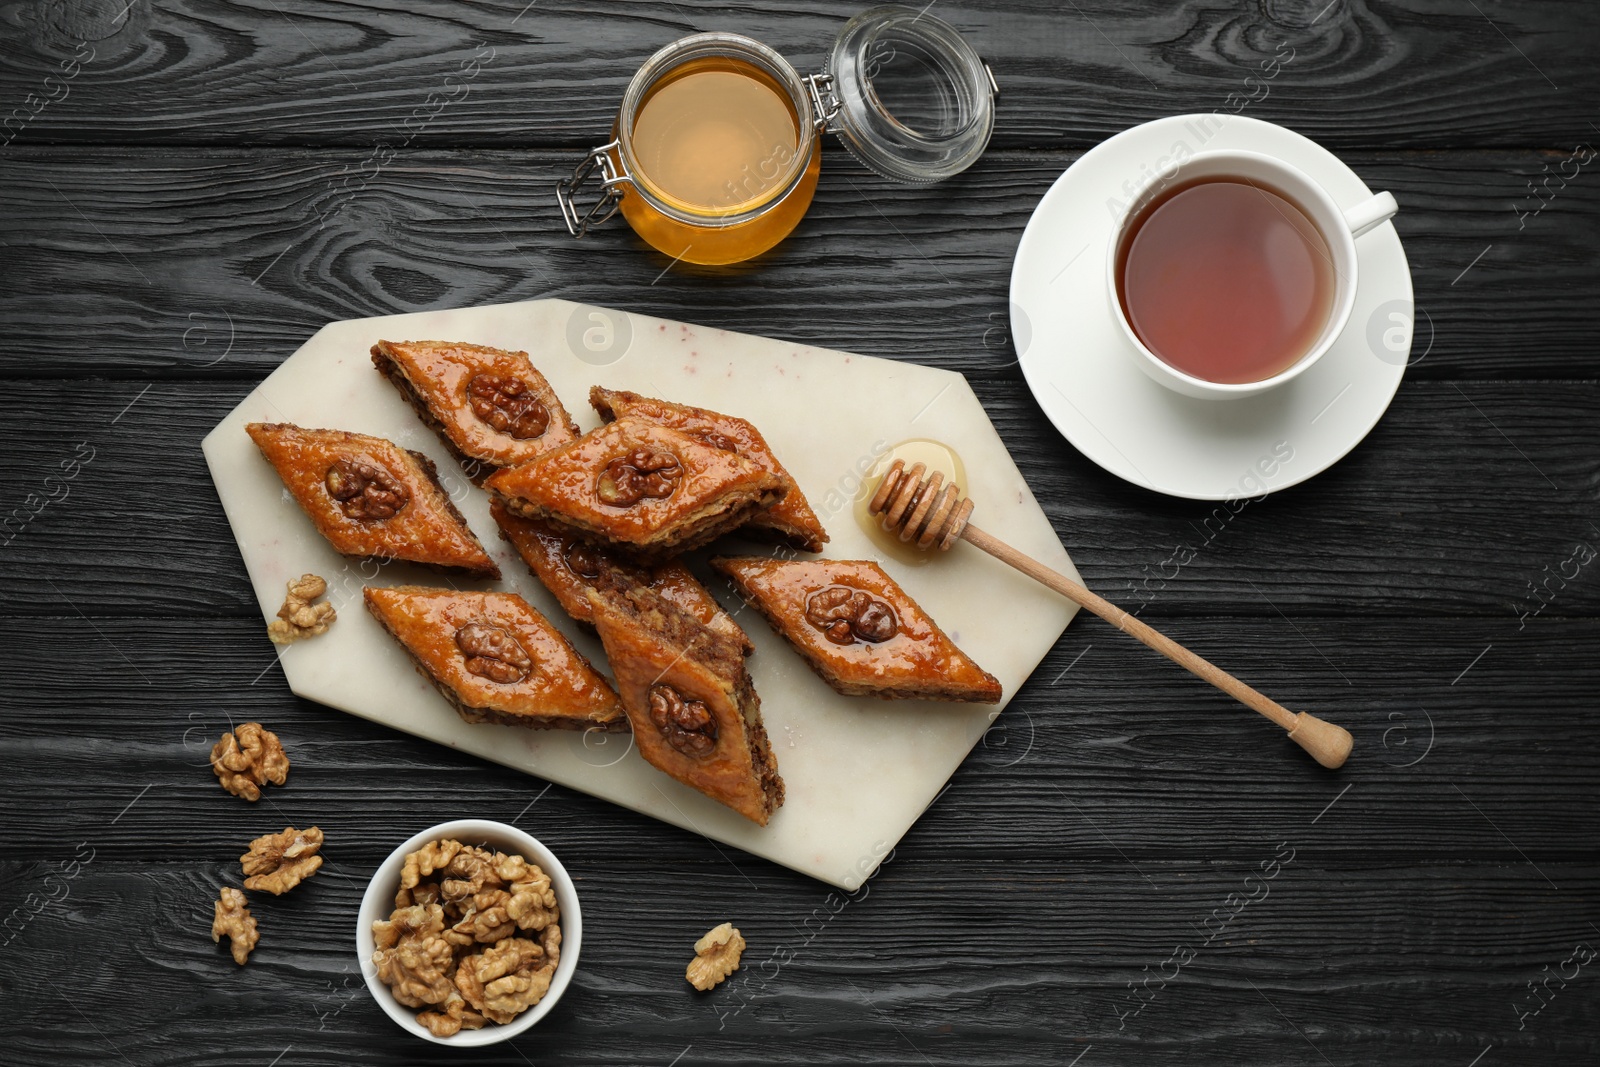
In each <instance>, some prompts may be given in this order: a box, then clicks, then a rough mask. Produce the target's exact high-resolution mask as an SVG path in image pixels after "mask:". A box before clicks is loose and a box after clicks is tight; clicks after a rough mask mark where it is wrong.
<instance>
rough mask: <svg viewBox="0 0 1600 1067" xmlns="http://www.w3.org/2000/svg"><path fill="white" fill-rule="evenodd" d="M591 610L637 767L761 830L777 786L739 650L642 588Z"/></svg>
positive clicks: (594, 599)
mask: <svg viewBox="0 0 1600 1067" xmlns="http://www.w3.org/2000/svg"><path fill="white" fill-rule="evenodd" d="M589 606H590V609H591V610H592V611H593V612H594V624H595V629H596V630H598V631H599V633H600V640H601V642H602V643H603V644H604V645H605V648H606V658H607V659H609V660H610V661H611V672H612V674H613V675H615V676H616V680H617V693H618V694H619V695H620V696H621V697H622V706H623V708H625V709H626V710H627V713H628V719H629V721H630V722H631V723H632V724H633V739H634V743H635V744H636V745H637V746H638V749H639V754H640V755H641V756H643V757H644V758H645V762H647V763H649V764H650V765H651V766H653V767H655V768H657V769H658V770H661V771H664V772H665V773H667V774H669V775H671V776H672V777H673V778H676V779H677V780H678V781H680V782H682V783H684V784H685V785H687V786H690V787H691V788H693V789H698V790H699V791H700V792H702V793H704V794H705V795H706V796H708V797H710V798H711V799H713V800H716V801H719V802H721V803H723V804H726V805H727V806H728V807H730V808H732V809H733V810H734V811H736V812H738V813H739V814H740V815H743V816H744V817H745V818H747V819H751V820H753V821H754V822H757V823H759V824H760V825H762V826H765V825H767V820H768V819H769V818H770V817H771V816H772V813H773V812H774V811H776V810H777V809H778V807H779V806H780V805H782V804H783V779H782V778H780V777H779V776H778V761H777V759H776V758H775V757H774V756H773V754H772V746H771V744H769V743H768V741H767V730H766V727H765V726H763V725H762V723H761V699H760V698H759V697H758V696H756V690H755V686H754V685H752V684H751V682H750V675H749V672H747V671H746V670H745V666H744V657H743V656H741V655H740V654H739V648H738V646H737V645H735V644H734V642H733V641H731V640H729V639H728V638H726V637H724V636H722V635H721V634H717V633H714V632H712V631H711V630H710V629H708V628H706V627H705V626H702V625H701V624H700V622H699V621H698V620H696V619H695V618H694V617H693V616H692V615H689V614H688V613H687V612H684V611H680V610H679V609H678V608H676V607H674V606H673V605H671V604H669V603H667V602H666V601H665V600H663V599H662V598H661V597H659V596H657V595H656V594H654V593H652V592H651V591H650V590H648V589H645V588H642V587H634V588H621V587H617V586H611V585H605V586H601V587H599V588H597V589H595V590H592V591H591V592H590V593H589Z"/></svg>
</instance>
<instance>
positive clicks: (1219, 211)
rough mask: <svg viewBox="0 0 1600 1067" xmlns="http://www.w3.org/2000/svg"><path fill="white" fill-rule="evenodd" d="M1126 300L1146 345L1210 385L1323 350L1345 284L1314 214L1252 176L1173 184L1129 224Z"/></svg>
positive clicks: (1124, 254) (1119, 285) (1124, 258)
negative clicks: (1340, 285) (1320, 346)
mask: <svg viewBox="0 0 1600 1067" xmlns="http://www.w3.org/2000/svg"><path fill="white" fill-rule="evenodd" d="M1115 279H1116V296H1117V300H1118V301H1119V302H1120V304H1121V306H1122V313H1123V316H1124V317H1125V319H1126V320H1127V323H1128V325H1129V326H1130V327H1131V328H1132V330H1133V332H1134V334H1135V335H1136V336H1137V337H1138V339H1139V341H1140V342H1141V343H1143V345H1144V346H1145V347H1146V348H1147V349H1149V350H1150V352H1151V353H1153V354H1154V355H1155V356H1156V357H1157V358H1159V359H1160V360H1161V361H1162V362H1164V363H1166V364H1168V365H1169V366H1171V367H1173V368H1175V369H1176V370H1179V371H1182V372H1183V373H1184V374H1188V375H1191V376H1193V377H1195V378H1199V379H1202V380H1204V381H1207V382H1216V383H1220V384H1243V383H1249V382H1259V381H1263V380H1265V379H1268V378H1272V377H1274V376H1276V375H1279V374H1282V373H1283V372H1284V371H1286V370H1288V369H1289V368H1290V367H1292V366H1294V365H1295V364H1296V363H1297V362H1299V361H1300V360H1301V359H1302V358H1304V357H1305V356H1306V355H1307V353H1309V352H1311V351H1312V350H1313V349H1314V348H1316V347H1317V345H1318V343H1319V341H1320V340H1321V339H1322V337H1323V334H1324V332H1325V330H1326V328H1327V326H1328V323H1329V320H1330V318H1331V317H1332V315H1333V312H1334V303H1335V300H1334V298H1335V293H1336V291H1337V289H1338V284H1337V280H1338V277H1337V274H1336V272H1335V269H1334V262H1333V253H1332V251H1331V250H1330V248H1329V244H1328V240H1327V238H1326V237H1324V236H1323V234H1322V232H1321V231H1320V230H1319V229H1318V228H1317V226H1316V225H1315V224H1314V223H1313V222H1312V221H1311V219H1310V218H1309V217H1307V214H1306V212H1305V210H1304V209H1302V208H1301V207H1300V206H1299V205H1297V204H1296V203H1295V202H1294V201H1293V200H1291V199H1290V198H1289V197H1287V196H1285V195H1283V194H1282V193H1279V192H1276V191H1274V190H1272V189H1270V188H1267V187H1266V186H1265V185H1263V184H1262V183H1260V182H1257V181H1253V180H1251V179H1248V178H1242V177H1230V176H1228V175H1213V176H1209V177H1201V178H1196V179H1193V180H1191V181H1187V182H1180V183H1176V184H1174V186H1173V187H1172V188H1170V189H1166V190H1163V191H1162V192H1161V193H1159V194H1158V195H1156V196H1155V197H1153V198H1151V199H1150V200H1149V201H1148V202H1147V203H1146V204H1144V205H1143V206H1142V207H1141V208H1140V209H1139V210H1138V211H1137V213H1136V214H1135V215H1134V216H1133V217H1132V218H1131V219H1129V220H1128V222H1127V224H1126V226H1125V227H1124V229H1123V239H1122V242H1121V245H1120V247H1119V248H1118V251H1117V262H1116V267H1115Z"/></svg>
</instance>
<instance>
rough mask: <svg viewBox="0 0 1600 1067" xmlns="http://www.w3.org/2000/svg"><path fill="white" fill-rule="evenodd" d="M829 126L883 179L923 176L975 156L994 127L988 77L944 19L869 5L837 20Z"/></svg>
mask: <svg viewBox="0 0 1600 1067" xmlns="http://www.w3.org/2000/svg"><path fill="white" fill-rule="evenodd" d="M825 72H826V73H827V74H829V75H830V76H831V77H832V81H833V84H832V87H831V88H832V93H833V96H834V97H835V98H836V100H837V103H838V110H837V112H836V113H835V114H834V115H833V116H832V121H831V122H830V123H829V127H828V128H829V129H831V130H833V131H834V132H835V133H837V134H838V135H839V139H840V140H841V141H843V142H844V145H845V147H846V148H847V149H849V150H850V154H851V155H853V156H855V157H856V158H857V159H858V160H860V161H861V162H862V163H863V164H865V165H866V166H867V167H869V168H870V169H872V170H874V171H876V172H877V173H879V174H881V175H883V176H884V177H885V178H890V179H892V180H894V181H901V182H914V183H927V182H937V181H942V180H944V179H945V178H948V177H951V176H952V175H955V174H959V173H961V172H962V171H964V170H966V169H967V168H968V167H970V166H972V164H973V163H975V162H977V160H978V157H979V156H981V155H983V150H984V148H985V147H987V146H988V144H989V135H990V134H991V133H992V132H993V131H994V108H995V95H996V90H995V84H994V79H993V77H992V76H991V75H990V73H989V68H988V67H986V66H985V65H984V62H983V60H982V59H981V58H979V56H978V53H977V51H976V50H974V49H973V47H972V46H971V45H970V44H968V43H967V41H966V39H965V38H964V37H962V36H961V34H960V33H958V32H957V31H956V29H955V27H953V26H951V25H950V24H949V23H947V22H945V21H943V20H942V19H938V18H935V17H934V16H932V15H929V14H927V13H926V9H924V11H923V12H917V11H913V10H912V9H911V8H908V7H899V6H888V7H877V8H873V9H872V10H871V11H864V12H862V13H861V14H859V15H857V16H856V17H855V18H853V19H851V20H850V21H849V22H848V23H846V24H845V27H844V29H842V30H840V31H839V37H838V39H837V40H836V41H835V42H834V45H833V53H832V55H830V56H829V58H828V65H827V67H826V71H825Z"/></svg>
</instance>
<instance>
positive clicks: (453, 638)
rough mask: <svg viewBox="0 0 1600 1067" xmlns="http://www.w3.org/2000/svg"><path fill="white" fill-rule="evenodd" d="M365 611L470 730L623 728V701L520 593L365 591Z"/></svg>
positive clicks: (415, 589) (416, 589) (407, 588)
mask: <svg viewBox="0 0 1600 1067" xmlns="http://www.w3.org/2000/svg"><path fill="white" fill-rule="evenodd" d="M365 592H366V602H367V610H368V611H370V612H372V614H373V616H374V617H376V618H377V620H378V622H379V623H380V624H381V625H382V626H383V628H384V629H385V630H387V631H389V634H390V635H391V636H392V637H393V638H394V639H395V640H396V641H399V642H400V644H401V646H402V647H404V648H405V650H406V652H407V653H408V654H409V655H410V656H411V659H412V660H413V662H415V663H416V665H417V670H419V671H420V672H421V673H422V676H423V677H425V678H427V679H428V680H429V681H430V682H432V683H433V684H434V686H435V687H436V688H437V689H438V690H439V692H440V693H442V694H444V698H445V699H446V700H448V701H449V702H450V704H451V706H453V707H454V708H455V709H456V711H457V712H458V713H459V714H460V715H461V717H462V718H463V719H465V720H467V721H468V722H493V723H503V724H506V725H510V726H527V727H533V728H551V727H563V728H567V729H575V730H586V729H589V728H591V727H598V728H601V729H607V730H625V729H627V720H626V719H625V717H624V716H623V713H622V708H621V706H620V705H619V704H618V703H617V694H616V693H615V692H614V691H613V690H612V688H611V687H610V686H609V685H607V684H606V681H605V679H604V678H602V677H601V676H600V675H599V674H597V673H595V670H594V668H593V667H591V666H590V665H589V661H588V660H586V659H584V658H583V655H582V654H581V653H580V652H578V650H577V649H575V648H573V647H572V646H571V645H570V644H568V643H567V639H566V638H565V637H563V636H561V632H560V631H559V630H557V629H556V628H555V627H554V626H551V625H550V623H549V621H548V620H547V619H545V617H544V616H543V615H540V614H539V613H538V612H537V611H535V610H534V609H533V608H532V607H531V606H530V605H529V604H528V602H527V601H526V600H523V599H522V598H521V597H520V596H517V595H516V594H515V593H471V592H459V591H457V590H453V589H428V588H425V587H423V586H416V585H400V586H393V587H389V588H384V587H378V586H368V587H367V588H366V591H365Z"/></svg>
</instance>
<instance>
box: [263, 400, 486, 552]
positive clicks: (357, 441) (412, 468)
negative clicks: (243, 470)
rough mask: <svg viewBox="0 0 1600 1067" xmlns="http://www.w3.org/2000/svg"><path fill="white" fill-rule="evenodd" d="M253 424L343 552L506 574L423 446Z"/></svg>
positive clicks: (303, 503)
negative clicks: (420, 449) (459, 508)
mask: <svg viewBox="0 0 1600 1067" xmlns="http://www.w3.org/2000/svg"><path fill="white" fill-rule="evenodd" d="M245 431H246V432H248V433H249V434H250V437H251V439H252V440H254V441H255V443H256V445H257V446H258V447H259V448H260V449H261V454H262V455H264V456H266V458H267V460H268V462H270V463H271V464H272V466H273V468H274V469H275V470H277V472H278V477H279V478H282V479H283V484H284V487H285V488H287V489H288V490H289V494H290V495H291V496H293V497H294V499H295V502H296V503H298V504H299V505H300V508H301V510H303V511H304V512H305V513H306V515H307V517H309V518H310V519H311V522H312V524H313V525H315V526H316V528H317V532H318V533H320V534H322V536H323V537H326V538H327V539H328V543H329V544H331V545H332V546H333V547H334V550H335V551H337V552H339V553H341V554H342V555H346V556H371V557H375V558H378V559H387V560H405V561H406V562H409V563H427V564H431V565H433V566H436V567H456V568H459V569H461V570H464V571H466V572H467V573H468V574H471V575H473V576H474V577H479V578H498V577H500V568H499V567H498V566H497V565H496V564H495V562H494V560H492V559H490V558H489V554H488V553H487V552H485V551H484V550H483V545H482V544H480V543H479V541H478V538H477V537H476V536H475V535H474V534H473V532H472V530H471V528H470V527H468V526H467V520H466V519H464V518H462V516H461V512H459V511H457V510H456V506H455V505H454V504H452V503H451V502H450V497H449V495H448V494H446V493H445V491H444V489H443V488H442V487H441V486H440V485H439V472H438V470H437V469H435V467H434V465H433V461H432V460H430V459H428V457H427V456H424V455H423V454H422V453H420V452H409V451H407V450H406V449H403V448H401V447H400V446H399V445H397V444H395V443H394V442H393V441H386V440H384V439H383V438H381V437H369V436H367V435H366V434H359V433H348V432H346V431H344V430H308V429H304V428H302V427H299V426H295V425H293V424H291V423H286V422H252V423H250V424H248V425H247V426H245Z"/></svg>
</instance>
